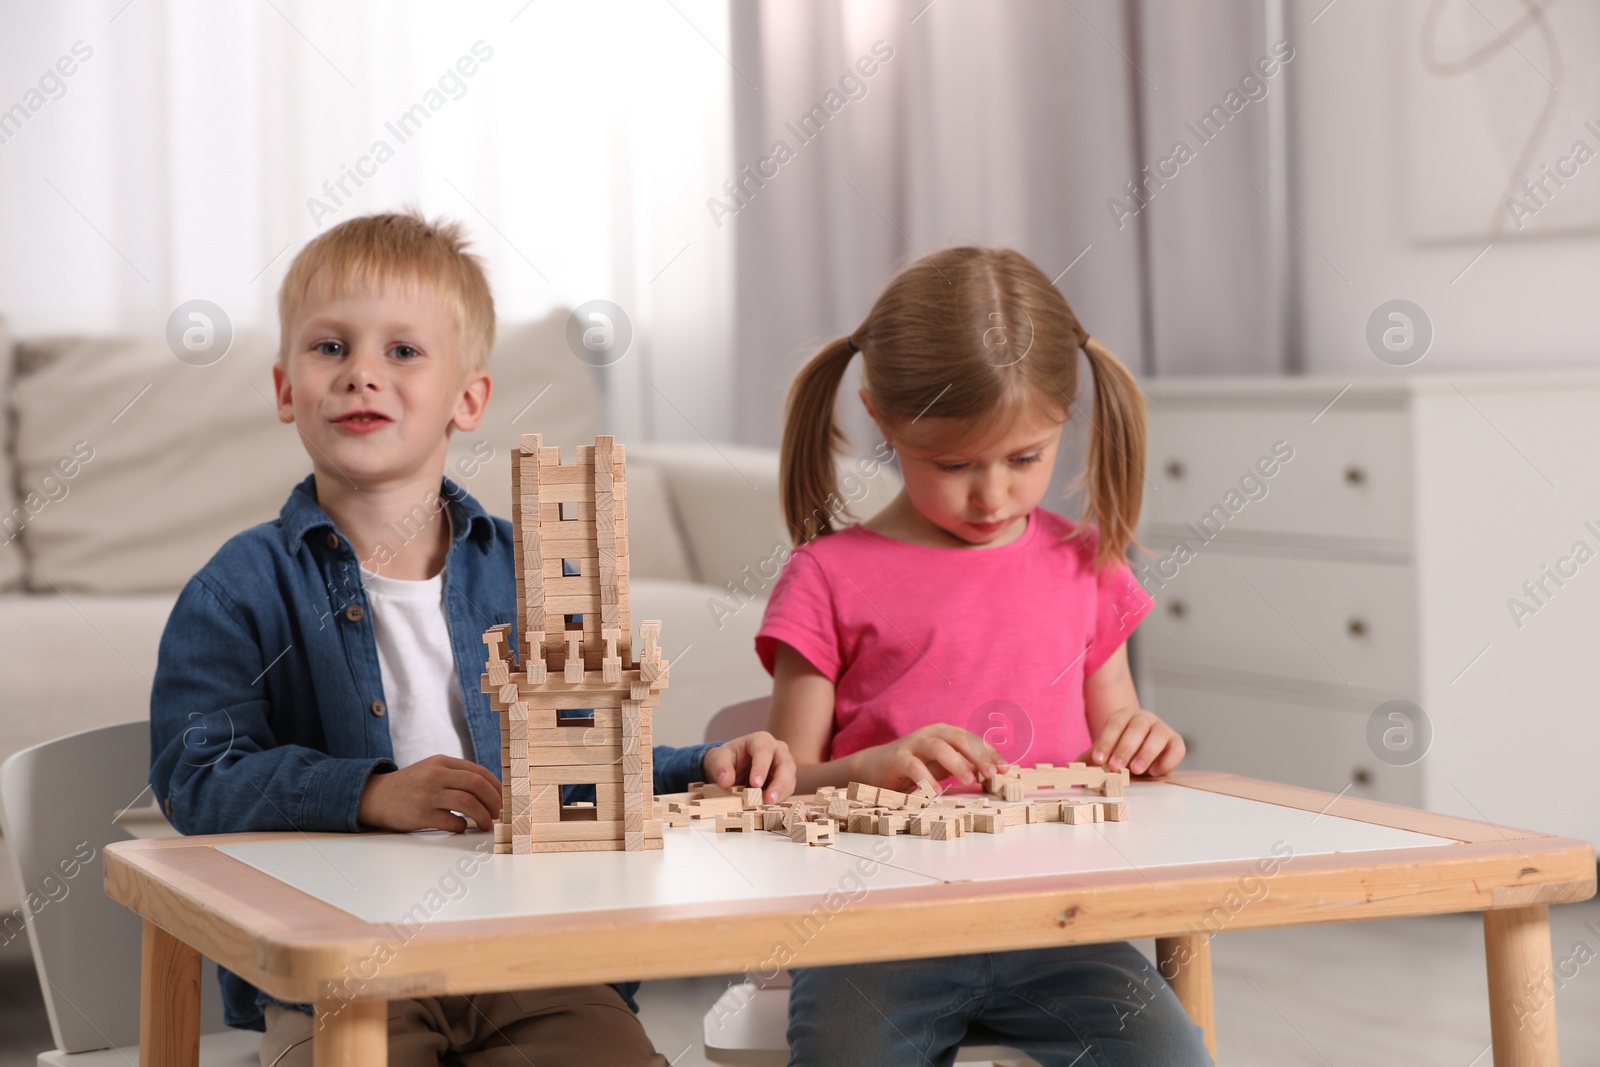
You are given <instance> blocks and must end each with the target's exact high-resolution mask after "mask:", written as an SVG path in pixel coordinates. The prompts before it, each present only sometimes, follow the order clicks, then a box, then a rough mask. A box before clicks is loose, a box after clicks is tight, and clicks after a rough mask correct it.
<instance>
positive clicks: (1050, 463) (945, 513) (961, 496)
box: [863, 397, 1062, 547]
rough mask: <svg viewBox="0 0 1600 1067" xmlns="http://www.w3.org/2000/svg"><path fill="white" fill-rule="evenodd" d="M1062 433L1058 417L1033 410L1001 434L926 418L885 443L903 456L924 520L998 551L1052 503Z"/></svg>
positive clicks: (1011, 420) (909, 491)
mask: <svg viewBox="0 0 1600 1067" xmlns="http://www.w3.org/2000/svg"><path fill="white" fill-rule="evenodd" d="M863 399H865V397H863ZM868 410H869V411H870V410H872V409H871V403H870V401H869V402H868ZM873 417H874V418H875V419H876V418H877V415H876V412H874V413H873ZM878 425H879V427H880V429H882V428H883V422H882V420H878ZM1061 428H1062V422H1061V419H1060V417H1059V416H1058V415H1057V414H1056V413H1054V412H1051V411H1049V410H1047V409H1045V408H1044V407H1043V406H1041V405H1037V404H1030V405H1027V406H1025V407H1023V408H1022V409H1021V410H1019V411H1018V412H1017V413H1016V415H1015V417H1008V418H1007V420H1006V424H1005V426H1004V428H1003V429H1002V430H1001V432H999V433H998V434H995V433H993V432H988V433H984V432H982V428H975V427H974V426H973V425H972V423H971V422H970V421H963V420H956V419H939V418H921V419H917V420H915V421H913V422H911V423H907V424H905V425H903V426H897V427H894V428H893V432H888V433H885V434H884V438H885V440H887V441H888V442H889V444H890V445H892V446H893V447H894V449H895V452H896V453H897V454H898V456H899V459H900V472H901V474H902V476H903V477H904V478H905V486H906V488H905V496H906V498H907V499H908V500H909V501H910V503H911V505H912V506H913V507H914V508H915V509H916V511H917V513H918V514H920V515H921V516H922V518H924V519H926V520H927V521H928V522H929V523H931V524H932V525H933V526H935V527H937V528H938V529H939V530H943V531H944V532H945V533H947V534H949V535H950V536H951V537H954V538H956V539H957V541H959V542H962V543H964V544H967V545H972V546H974V547H994V546H998V545H1003V544H1006V543H1008V542H1010V541H1014V540H1016V539H1017V538H1018V537H1020V536H1022V532H1023V530H1024V529H1026V525H1027V523H1026V520H1027V516H1028V513H1029V512H1031V511H1032V510H1033V509H1034V508H1036V507H1038V506H1039V503H1040V501H1042V500H1043V499H1044V497H1045V493H1046V492H1047V491H1048V490H1049V488H1050V475H1051V473H1052V472H1053V471H1054V470H1055V463H1056V449H1057V447H1058V446H1059V445H1060V443H1061ZM975 431H976V432H975Z"/></svg>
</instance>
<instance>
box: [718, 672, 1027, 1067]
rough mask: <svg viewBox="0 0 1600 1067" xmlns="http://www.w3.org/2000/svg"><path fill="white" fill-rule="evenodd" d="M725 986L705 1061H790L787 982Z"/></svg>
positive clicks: (722, 722)
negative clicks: (726, 988) (725, 990)
mask: <svg viewBox="0 0 1600 1067" xmlns="http://www.w3.org/2000/svg"><path fill="white" fill-rule="evenodd" d="M771 699H772V698H771V697H764V696H763V697H755V698H754V699H751V700H744V701H740V702H739V703H737V704H730V705H728V706H727V707H725V708H723V709H722V710H721V711H719V712H717V713H716V714H715V715H713V716H712V717H711V721H710V722H708V723H707V724H706V740H707V741H726V740H727V739H729V738H731V737H739V736H741V735H743V734H747V733H750V732H751V731H753V730H764V729H766V726H767V707H768V705H769V704H770V703H771ZM783 977H784V979H785V980H783V981H781V982H779V983H777V984H765V985H762V986H756V985H755V984H754V983H751V982H743V983H740V984H739V985H735V986H729V987H728V990H727V992H725V993H723V994H722V996H721V997H719V998H718V999H717V1002H716V1003H715V1004H713V1005H712V1006H711V1010H709V1011H707V1012H706V1014H705V1019H704V1020H703V1028H704V1034H705V1036H704V1043H705V1055H706V1059H708V1060H710V1061H711V1062H712V1063H726V1064H737V1065H740V1067H785V1065H786V1064H788V1062H789V1041H788V1037H787V1036H786V1035H787V1032H788V1028H789V985H788V982H787V980H786V979H787V975H784V976H783ZM956 1062H957V1063H993V1064H995V1065H996V1067H1038V1064H1037V1063H1035V1062H1034V1061H1033V1060H1031V1059H1029V1058H1028V1057H1027V1056H1024V1055H1023V1054H1022V1053H1020V1052H1018V1051H1016V1050H1015V1049H1010V1048H1004V1047H1002V1046H999V1045H962V1046H961V1049H960V1051H958V1052H957V1053H956Z"/></svg>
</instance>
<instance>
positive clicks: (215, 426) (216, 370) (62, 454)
mask: <svg viewBox="0 0 1600 1067" xmlns="http://www.w3.org/2000/svg"><path fill="white" fill-rule="evenodd" d="M565 321H566V312H564V311H563V312H560V313H558V314H554V315H551V316H550V317H549V318H547V319H546V320H543V321H541V322H538V323H533V324H530V325H527V326H523V327H520V328H516V329H511V330H507V331H505V332H504V334H503V336H502V338H501V340H500V343H499V344H497V345H496V347H495V354H494V357H493V359H492V361H491V363H490V373H491V375H492V376H493V381H494V390H493V393H492V394H491V397H490V404H489V410H488V412H487V413H486V415H485V418H484V421H483V423H482V425H480V427H479V428H478V430H477V431H475V432H473V433H471V434H460V433H458V434H456V435H455V437H454V439H453V440H452V442H451V447H450V450H449V458H448V460H447V462H446V467H445V473H446V474H447V475H448V476H449V477H451V478H452V479H454V480H455V481H457V482H460V483H461V484H462V485H464V486H465V487H466V488H467V491H468V492H470V493H472V494H473V495H474V496H477V497H478V499H479V500H480V501H481V502H482V503H483V505H484V507H485V508H486V509H487V510H489V511H490V512H491V513H493V514H498V515H502V516H506V515H509V514H510V499H511V473H510V471H511V466H510V449H511V448H512V447H513V446H514V444H515V441H516V438H517V434H519V433H522V432H534V431H536V430H537V431H539V432H543V433H545V435H546V441H547V443H555V444H560V445H562V446H563V447H565V448H568V449H571V448H572V447H574V446H575V445H577V444H578V443H579V442H582V441H585V440H592V439H593V436H594V427H595V422H596V415H595V413H596V403H595V398H594V384H593V379H592V378H591V374H592V369H591V368H590V367H588V366H587V365H586V364H584V363H582V362H580V361H579V360H578V359H577V358H576V357H574V356H573V355H572V354H571V353H570V352H569V351H568V350H567V348H566V345H565V341H564V336H565V333H564V330H565ZM275 356H276V341H275V340H272V339H270V338H267V337H263V336H260V335H254V336H252V335H240V336H238V337H236V338H235V340H234V343H233V346H232V348H231V349H230V350H229V351H228V353H227V355H226V356H224V357H223V358H222V359H221V360H219V361H218V362H216V363H213V364H210V365H207V366H192V365H190V364H188V363H185V362H183V361H181V360H179V359H177V358H176V357H175V356H173V354H172V352H171V351H169V350H168V348H167V346H166V344H165V342H164V341H162V340H160V339H155V338H152V339H145V338H139V339H127V338H101V339H91V338H84V337H63V338H55V339H46V340H40V341H33V342H27V343H23V344H20V345H19V346H18V350H17V381H16V397H17V418H16V442H17V445H16V455H17V463H18V470H19V478H20V481H21V484H22V485H39V484H41V482H42V480H43V479H44V478H45V477H46V476H47V475H49V474H50V473H51V472H52V471H56V470H57V469H58V468H59V469H61V470H65V469H66V468H65V467H61V466H60V465H61V464H62V463H63V462H66V463H68V464H70V466H71V469H72V471H73V473H72V476H71V477H67V478H63V479H62V483H61V485H62V491H61V492H60V493H59V494H58V495H57V497H56V498H55V499H51V500H49V501H48V502H47V503H46V504H45V506H44V507H42V508H41V509H40V510H39V512H38V513H37V514H36V515H33V516H32V517H31V518H30V519H29V521H28V524H27V526H25V527H24V528H23V533H22V542H23V545H24V547H25V549H26V555H27V560H28V572H27V577H26V584H27V587H28V588H30V589H34V590H39V591H51V590H62V591H74V590H78V591H92V592H99V593H145V592H157V591H176V590H178V589H180V588H182V586H183V583H184V582H185V581H187V580H188V578H189V577H190V575H192V574H193V573H194V572H195V571H197V570H199V569H200V567H201V566H202V565H204V563H205V562H206V560H207V559H209V558H210V557H211V555H212V553H214V552H215V551H216V550H217V549H218V548H219V547H220V546H221V545H222V543H223V542H224V541H226V540H227V539H228V538H229V537H231V536H233V535H234V534H236V533H238V532H239V531H241V530H243V529H245V528H247V527H249V526H252V525H254V524H256V523H259V522H266V521H270V520H272V519H274V518H276V517H277V514H278V511H279V509H280V508H281V507H282V505H283V501H284V499H285V498H286V497H287V496H288V494H289V491H290V490H291V489H292V488H293V487H294V485H295V484H296V483H297V482H299V481H300V480H301V479H302V478H304V477H305V476H306V474H307V473H309V472H310V470H311V461H310V459H309V457H308V456H307V455H306V453H305V450H304V448H303V447H302V445H301V443H300V438H299V435H298V434H296V433H295V432H294V430H293V428H292V427H290V426H286V425H284V424H283V423H280V422H279V421H278V415H277V409H276V405H275V404H274V402H273V390H272V363H273V360H274V358H275ZM541 392H542V394H543V395H540V394H541ZM535 397H538V399H537V401H536V402H533V401H535ZM530 402H532V403H530ZM487 457H492V458H487Z"/></svg>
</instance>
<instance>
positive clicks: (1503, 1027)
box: [1483, 905, 1560, 1067]
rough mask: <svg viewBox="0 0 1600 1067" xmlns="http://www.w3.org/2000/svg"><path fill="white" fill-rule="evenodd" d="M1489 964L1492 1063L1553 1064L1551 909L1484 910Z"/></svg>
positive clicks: (1515, 1066)
mask: <svg viewBox="0 0 1600 1067" xmlns="http://www.w3.org/2000/svg"><path fill="white" fill-rule="evenodd" d="M1483 949H1484V957H1485V959H1486V960H1487V962H1488V966H1489V1033H1490V1035H1491V1036H1492V1037H1493V1039H1494V1065H1495V1067H1556V1065H1557V1063H1559V1062H1560V1052H1559V1051H1558V1050H1557V1048H1556V1002H1555V987H1554V982H1553V977H1554V973H1553V972H1552V971H1551V969H1550V909H1549V908H1548V907H1544V906H1542V905H1541V906H1537V907H1528V908H1494V909H1490V910H1489V911H1486V912H1484V913H1483Z"/></svg>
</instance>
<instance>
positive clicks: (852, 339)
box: [844, 333, 861, 352]
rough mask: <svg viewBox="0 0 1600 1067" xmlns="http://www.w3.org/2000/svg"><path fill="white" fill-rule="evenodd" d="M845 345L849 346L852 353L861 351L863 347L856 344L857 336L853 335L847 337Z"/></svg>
mask: <svg viewBox="0 0 1600 1067" xmlns="http://www.w3.org/2000/svg"><path fill="white" fill-rule="evenodd" d="M844 343H845V344H846V345H848V346H849V348H850V351H852V352H859V351H861V346H860V345H858V344H856V335H855V334H853V333H851V334H846V335H845V338H844Z"/></svg>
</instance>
